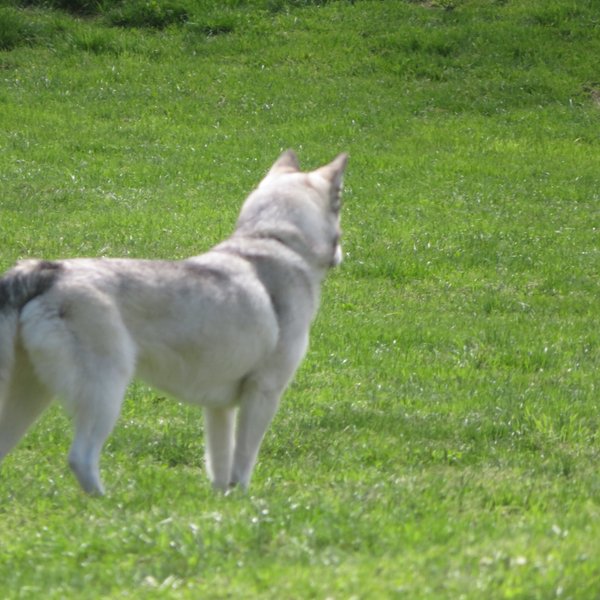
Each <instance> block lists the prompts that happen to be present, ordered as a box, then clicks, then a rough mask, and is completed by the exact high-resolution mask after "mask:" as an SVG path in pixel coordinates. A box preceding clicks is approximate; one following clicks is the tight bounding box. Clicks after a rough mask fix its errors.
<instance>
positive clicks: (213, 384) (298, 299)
mask: <svg viewBox="0 0 600 600" xmlns="http://www.w3.org/2000/svg"><path fill="white" fill-rule="evenodd" d="M346 163H347V154H345V153H343V154H340V155H339V156H338V157H337V158H335V159H334V160H333V161H332V162H331V163H328V164H326V165H325V166H322V167H320V168H318V169H316V170H314V171H311V172H302V171H301V170H300V166H299V164H298V160H297V158H296V155H295V154H294V152H293V151H291V150H288V151H286V152H284V153H283V154H282V155H281V156H280V157H279V158H278V159H277V161H276V162H275V163H274V164H273V166H272V167H271V169H270V170H269V172H268V173H267V175H266V176H265V177H264V179H263V180H262V181H261V182H260V184H259V185H258V187H257V188H256V189H255V190H254V191H253V192H252V193H251V194H250V195H249V196H248V198H247V199H246V201H245V202H244V204H243V206H242V209H241V212H240V215H239V218H238V221H237V224H236V227H235V230H234V232H233V234H232V235H231V237H229V238H228V239H226V240H225V241H223V242H222V243H220V244H218V245H217V246H215V247H214V248H212V249H211V250H209V251H208V252H206V253H204V254H200V255H198V256H194V257H192V258H188V259H186V260H181V261H162V260H136V259H113V258H98V259H88V258H75V259H66V260H58V261H47V260H25V261H21V262H19V263H17V265H16V266H14V267H13V268H12V269H11V270H9V271H8V272H6V273H5V274H4V276H3V277H2V278H1V279H0V460H1V459H2V458H4V456H6V454H7V453H8V452H10V451H11V450H12V448H13V447H14V446H15V445H16V444H17V443H18V441H19V440H20V439H21V438H22V436H23V435H24V434H25V432H26V431H27V429H28V428H29V426H30V425H31V424H32V423H33V422H34V421H35V420H36V418H37V417H38V416H39V415H40V414H41V413H42V411H43V410H44V409H45V408H46V407H47V406H48V405H49V403H50V402H51V401H52V400H53V399H54V398H59V399H60V401H61V403H62V404H63V406H64V407H65V409H66V410H67V412H68V413H69V414H70V415H71V417H72V419H73V423H74V438H73V442H72V445H71V448H70V450H69V456H68V461H69V466H70V467H71V469H72V471H73V473H74V474H75V476H76V477H77V480H78V482H79V484H80V486H81V488H82V489H83V490H84V491H85V492H87V493H89V494H92V495H102V494H103V493H104V486H103V484H102V480H101V477H100V469H99V462H100V454H101V450H102V447H103V445H104V443H105V441H106V439H107V437H108V436H109V435H110V433H111V432H112V430H113V427H114V425H115V423H116V421H117V418H118V416H119V413H120V409H121V404H122V401H123V396H124V394H125V391H126V388H127V385H128V384H129V382H130V380H131V379H132V378H133V377H134V376H138V377H139V378H141V379H142V380H144V381H146V382H147V383H149V384H150V385H152V386H154V387H156V388H158V389H160V390H163V391H164V392H166V393H167V394H169V395H172V396H174V397H176V398H178V399H180V400H182V401H184V402H188V403H191V404H198V405H200V406H202V407H203V412H204V419H205V460H206V469H207V472H208V476H209V478H210V480H211V481H212V485H213V487H214V488H215V489H217V490H223V491H226V490H228V489H229V488H231V487H234V486H239V487H241V488H243V489H247V487H248V485H249V483H250V478H251V475H252V471H253V469H254V466H255V463H256V459H257V455H258V452H259V448H260V445H261V442H262V439H263V436H264V434H265V431H266V430H267V427H268V426H269V424H270V422H271V420H272V418H273V416H274V415H275V412H276V411H277V408H278V406H279V403H280V399H281V395H282V394H283V392H284V390H285V388H286V387H287V385H288V384H289V382H290V380H291V378H292V377H293V375H294V373H295V371H296V369H297V367H298V365H299V364H300V362H301V360H302V358H303V357H304V354H305V352H306V349H307V345H308V337H309V329H310V325H311V322H312V320H313V318H314V316H315V314H316V311H317V308H318V304H319V292H320V285H321V282H322V280H323V278H324V276H325V275H326V273H327V272H328V270H329V269H330V268H331V267H335V266H337V265H338V264H339V263H340V262H341V260H342V250H341V246H340V207H341V191H342V179H343V174H344V170H345V168H346Z"/></svg>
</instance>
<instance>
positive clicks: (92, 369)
mask: <svg viewBox="0 0 600 600" xmlns="http://www.w3.org/2000/svg"><path fill="white" fill-rule="evenodd" d="M60 294H63V295H62V296H61V295H60ZM48 296H49V297H47V298H40V299H35V300H32V301H31V302H30V303H29V304H28V305H27V306H26V307H25V308H24V310H23V312H22V317H21V321H22V328H21V329H22V337H23V340H24V346H25V347H26V349H27V351H28V353H29V356H30V357H31V360H32V362H33V364H34V367H35V370H36V373H37V374H38V376H39V378H40V379H41V380H42V382H43V383H44V384H46V385H47V386H48V388H49V389H51V390H52V391H53V392H54V393H55V394H56V395H57V396H58V397H59V398H60V399H61V401H62V403H63V405H64V407H65V408H66V410H67V412H68V413H70V414H71V416H72V417H73V420H74V423H75V438H74V440H73V444H72V446H71V449H70V451H69V465H70V467H71V469H72V470H73V472H74V473H75V475H76V477H77V479H78V481H79V483H80V485H81V487H82V488H83V489H84V491H86V492H88V493H90V494H102V493H103V491H104V488H103V486H102V482H101V479H100V472H99V460H100V452H101V450H102V446H103V445H104V442H105V441H106V438H107V437H108V435H109V434H110V433H111V431H112V429H113V427H114V425H115V422H116V420H117V417H118V416H119V412H120V409H121V402H122V400H123V395H124V393H125V388H126V386H127V384H128V383H129V380H130V379H131V377H132V375H133V371H134V367H135V347H134V344H133V341H132V340H131V338H130V336H129V334H128V332H127V330H126V328H125V326H124V324H123V322H122V321H121V318H120V315H119V312H118V310H117V308H116V306H115V305H114V303H113V302H112V301H111V299H110V297H106V296H104V295H102V294H100V293H98V292H97V291H96V290H95V289H94V288H86V287H84V286H78V287H74V288H73V289H72V290H70V294H69V295H68V296H66V293H65V292H64V291H61V290H59V291H58V292H57V298H54V297H52V296H51V295H48ZM65 296H66V297H67V298H68V302H63V299H64V297H65Z"/></svg>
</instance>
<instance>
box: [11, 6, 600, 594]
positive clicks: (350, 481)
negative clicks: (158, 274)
mask: <svg viewBox="0 0 600 600" xmlns="http://www.w3.org/2000/svg"><path fill="white" fill-rule="evenodd" d="M52 4H54V5H56V3H47V6H46V7H45V8H44V7H42V8H40V7H37V6H31V5H29V6H26V7H22V6H21V5H19V4H18V3H16V2H7V1H5V2H3V3H2V4H1V5H0V78H1V85H0V132H1V133H0V135H1V136H2V147H3V152H2V153H0V186H1V196H0V268H1V269H4V268H8V267H9V266H10V265H11V264H12V263H13V262H14V261H15V260H17V259H19V258H24V257H28V256H44V257H47V258H52V257H59V256H60V257H63V256H78V255H91V256H98V255H107V256H143V257H161V258H179V257H184V256H188V255H191V254H196V253H198V252H200V251H203V250H205V249H207V248H208V247H210V246H211V244H213V243H215V242H216V241H218V240H220V239H222V238H223V237H224V236H226V235H228V233H229V232H230V231H231V229H232V227H233V223H234V221H235V217H236V214H237V211H238V209H239V206H240V203H241V201H242V199H243V198H244V196H245V194H247V193H248V191H249V190H250V189H252V187H253V186H254V185H255V184H256V183H257V181H258V180H259V179H260V177H261V176H262V174H263V173H264V172H265V171H266V169H267V168H268V167H269V165H270V163H271V162H272V161H273V160H274V159H275V157H276V156H277V154H278V153H279V151H280V150H281V149H283V148H286V147H290V146H291V147H294V148H296V149H297V150H298V152H299V155H300V158H301V161H302V163H303V164H305V165H307V166H309V167H312V166H316V165H318V164H320V163H322V162H325V161H327V160H330V159H331V158H333V156H335V154H336V153H337V152H339V151H342V150H348V151H349V152H350V155H351V162H350V167H349V172H348V176H347V180H346V193H345V205H344V215H343V225H344V242H345V246H344V248H345V251H346V259H345V262H344V264H343V266H342V267H341V269H340V270H339V271H337V272H335V273H332V275H331V277H330V278H329V280H328V281H327V284H326V286H325V289H324V292H323V306H322V310H321V312H320V314H319V316H318V318H317V321H316V323H315V325H314V329H313V335H312V341H311V349H310V351H309V353H308V356H307V358H306V361H305V362H304V364H303V366H302V368H301V369H300V371H299V373H298V375H297V377H296V380H295V382H294V383H293V385H292V386H291V388H290V390H289V391H288V392H287V394H286V397H285V400H284V403H283V405H282V408H281V410H280V412H279V414H278V415H277V417H276V420H275V422H274V424H273V427H272V429H271V430H270V432H269V433H268V435H267V438H266V440H265V444H264V446H263V450H262V453H261V458H260V460H259V465H258V468H257V471H256V475H255V479H254V481H253V486H252V488H251V490H250V493H249V494H248V495H243V494H234V495H232V496H229V497H226V498H223V497H220V496H218V495H214V494H213V493H212V491H211V490H210V488H209V485H208V483H207V481H206V477H205V476H204V474H203V472H202V468H203V465H202V452H203V442H202V423H201V419H200V416H199V414H198V412H197V411H196V410H194V409H193V408H189V407H185V406H181V405H179V404H177V403H173V402H171V401H168V400H166V399H164V398H163V397H162V396H161V395H160V394H158V393H156V392H155V391H152V390H150V389H148V388H146V387H145V386H143V385H142V384H135V385H133V386H132V388H131V389H130V391H129V393H128V395H127V398H126V402H125V406H124V408H123V415H122V418H121V420H120V422H119V425H118V427H117V429H116V430H115V432H114V434H113V436H112V437H111V439H110V440H109V442H108V444H107V447H106V451H105V454H104V457H103V462H102V468H103V475H104V478H105V480H106V483H107V489H108V492H109V493H108V496H107V497H106V498H103V499H100V500H99V499H90V498H87V497H84V496H83V495H82V494H81V493H80V492H79V490H78V489H77V487H76V484H75V482H74V480H73V478H72V476H71V475H70V473H69V472H68V469H67V468H66V466H65V457H66V452H67V448H68V445H69V443H70V426H69V423H68V421H67V420H66V419H65V417H64V415H63V414H62V413H61V411H60V410H59V409H57V408H54V409H51V410H50V411H49V412H48V413H47V414H46V415H45V416H44V417H43V418H42V419H41V420H40V422H39V423H38V424H37V425H36V427H35V428H34V429H33V430H32V431H31V432H30V434H29V435H28V436H27V437H26V438H25V439H24V440H23V442H22V444H21V445H20V446H19V448H18V449H17V450H15V451H14V452H13V453H12V454H11V455H10V456H9V457H8V458H7V459H6V460H5V461H4V463H3V465H2V469H1V471H0V499H1V500H0V539H1V540H2V557H3V560H1V561H0V581H2V582H3V591H4V595H5V597H6V598H42V597H43V598H99V597H111V598H126V597H132V598H155V597H156V598H165V597H166V598H198V597H203V598H204V597H206V598H232V597H233V598H238V597H239V598H249V597H257V598H321V599H325V598H336V599H337V598H340V599H341V598H361V599H362V598H365V599H366V598H379V597H380V598H407V599H410V600H414V599H417V600H419V599H428V600H432V599H435V600H437V599H444V598H447V599H456V598H465V599H475V598H477V599H478V598H489V599H500V598H502V599H504V598H506V599H508V598H510V599H523V600H525V599H527V600H530V599H540V600H542V599H543V600H546V599H549V598H561V599H562V598H571V599H575V600H588V599H589V600H592V599H595V598H597V596H598V589H600V575H599V573H600V561H599V559H598V556H600V542H599V541H598V540H600V526H599V523H600V520H599V517H600V485H599V480H598V463H599V458H600V457H599V454H600V445H599V441H598V426H599V423H600V419H599V415H598V408H597V404H598V389H599V384H600V381H599V375H598V373H599V370H598V366H599V364H600V326H599V325H600V308H599V305H598V292H599V284H598V266H599V264H600V262H599V254H598V248H599V246H600V244H599V239H598V236H599V233H598V232H599V228H600V222H599V221H600V219H599V217H600V212H599V211H598V206H599V200H600V197H599V192H598V161H597V157H598V149H599V145H600V142H599V139H598V135H597V127H598V119H599V111H600V106H599V105H598V97H599V95H600V87H599V86H600V83H599V82H600V75H599V73H598V67H597V56H598V55H599V52H600V36H599V35H598V33H599V29H600V9H598V7H597V6H596V3H595V2H593V1H592V0H588V1H586V0H582V1H580V2H577V3H574V2H570V1H567V0H548V1H541V0H533V1H525V0H510V1H496V2H484V1H482V0H463V1H460V0H456V1H454V2H402V1H398V2H382V1H375V0H373V1H366V0H356V1H355V2H343V1H338V2H334V1H331V2H309V1H307V2H302V1H296V2H286V1H284V0H279V1H277V0H265V1H256V2H235V1H234V0H231V1H228V2H223V3H220V2H212V1H209V0H205V1H204V2H171V3H161V2H155V3H150V2H146V3H144V2H135V3H133V2H132V3H121V4H120V3H117V2H105V3H104V4H102V5H100V8H98V5H95V4H93V5H92V4H91V3H86V2H82V3H79V8H78V10H75V11H74V12H71V13H69V12H64V11H61V10H56V9H51V8H48V6H49V5H52ZM75 4H76V3H75ZM84 5H85V6H84ZM61 6H63V7H65V6H66V7H67V8H69V7H70V8H77V6H74V5H73V4H69V3H64V4H62V5H61ZM136 6H137V7H140V9H139V12H137V13H136V11H135V10H134V8H135V7H136ZM90 7H91V8H90ZM167 9H168V10H167ZM127 11H129V12H127ZM169 11H171V12H169ZM90 13H91V14H90ZM125 13H127V15H128V16H127V15H126V16H127V20H121V21H119V19H123V18H124V17H123V15H124V14H125ZM148 14H150V15H152V14H154V15H155V16H156V15H159V16H160V15H161V14H162V15H166V16H165V19H166V21H165V22H163V23H157V22H149V20H148V19H147V18H146V19H145V17H144V15H146V17H147V16H148ZM169 15H170V16H169ZM174 15H178V16H177V17H176V18H175V17H174ZM171 17H172V18H171ZM144 19H145V20H144Z"/></svg>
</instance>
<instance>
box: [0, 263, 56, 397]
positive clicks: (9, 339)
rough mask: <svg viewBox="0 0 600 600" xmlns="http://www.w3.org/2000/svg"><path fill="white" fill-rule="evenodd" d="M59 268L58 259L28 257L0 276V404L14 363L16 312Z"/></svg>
mask: <svg viewBox="0 0 600 600" xmlns="http://www.w3.org/2000/svg"><path fill="white" fill-rule="evenodd" d="M61 268H62V265H61V264H60V263H57V262H50V261H39V260H27V261H22V262H20V263H19V264H17V266H16V267H14V268H13V269H11V270H10V271H8V272H7V273H6V274H5V275H4V277H2V278H1V279H0V407H1V405H2V400H3V398H4V397H5V394H6V391H7V389H8V385H9V383H10V377H11V373H12V370H13V366H14V361H15V343H16V339H17V328H18V322H19V313H20V311H21V309H22V308H23V307H24V306H25V305H26V304H27V303H28V302H29V301H30V300H33V298H35V297H36V296H39V295H40V294H43V293H44V292H45V291H46V290H47V289H48V288H49V287H50V286H52V284H53V283H54V281H55V279H56V277H57V275H58V273H59V271H60V270H61Z"/></svg>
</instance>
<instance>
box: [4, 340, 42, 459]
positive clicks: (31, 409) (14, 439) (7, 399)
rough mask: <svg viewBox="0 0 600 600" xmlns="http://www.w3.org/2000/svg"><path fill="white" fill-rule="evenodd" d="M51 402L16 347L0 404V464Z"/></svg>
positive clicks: (21, 350)
mask: <svg viewBox="0 0 600 600" xmlns="http://www.w3.org/2000/svg"><path fill="white" fill-rule="evenodd" d="M51 399H52V394H51V393H50V392H49V391H48V389H47V388H45V387H44V386H43V385H42V383H41V382H40V381H39V379H38V378H37V376H36V375H35V373H34V371H33V367H32V365H31V362H30V361H29V358H28V357H27V355H26V353H25V352H24V351H23V349H22V348H21V347H20V345H17V348H16V351H15V362H14V367H13V370H12V377H11V379H10V381H9V383H8V385H7V386H6V389H5V396H4V398H3V399H2V400H1V402H0V460H2V459H3V458H4V457H5V456H6V455H7V454H8V453H9V452H10V451H11V450H12V449H13V448H14V447H15V446H16V445H17V443H18V442H19V440H20V439H21V438H22V437H23V435H24V434H25V432H26V431H27V429H29V427H30V426H31V425H32V424H33V423H34V421H35V420H36V419H37V418H38V417H39V416H40V414H41V413H42V411H43V410H44V409H45V408H46V407H47V406H48V404H49V403H50V401H51Z"/></svg>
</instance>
